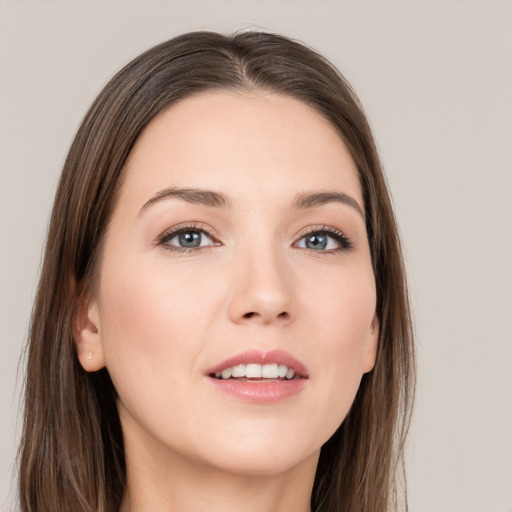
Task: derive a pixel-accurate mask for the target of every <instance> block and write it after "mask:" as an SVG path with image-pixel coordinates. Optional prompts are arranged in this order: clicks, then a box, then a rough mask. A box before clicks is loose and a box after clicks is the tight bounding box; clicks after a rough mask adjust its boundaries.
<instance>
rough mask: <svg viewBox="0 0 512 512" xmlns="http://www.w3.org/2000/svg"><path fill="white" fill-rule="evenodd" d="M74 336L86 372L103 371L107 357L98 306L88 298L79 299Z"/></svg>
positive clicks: (79, 357)
mask: <svg viewBox="0 0 512 512" xmlns="http://www.w3.org/2000/svg"><path fill="white" fill-rule="evenodd" d="M73 335H74V338H75V345H76V351H77V355H78V360H79V361H80V364H81V365H82V368H83V369H84V370H85V371H86V372H95V371H98V370H101V368H103V367H104V366H105V357H104V354H103V343H102V339H101V323H100V315H99V310H98V304H97V302H96V301H89V300H88V298H87V297H86V296H82V297H80V299H79V303H78V309H77V313H76V318H75V329H74V333H73Z"/></svg>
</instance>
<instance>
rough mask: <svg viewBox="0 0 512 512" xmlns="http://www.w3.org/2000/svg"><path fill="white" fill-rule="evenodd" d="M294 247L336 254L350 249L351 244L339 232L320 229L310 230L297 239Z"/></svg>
mask: <svg viewBox="0 0 512 512" xmlns="http://www.w3.org/2000/svg"><path fill="white" fill-rule="evenodd" d="M294 246H295V247H298V248H299V249H311V250H313V251H324V252H336V251H345V250H348V249H350V248H351V247H352V242H351V241H350V240H349V239H348V238H347V237H346V236H345V235H344V234H343V233H342V232H341V231H339V230H337V229H335V228H331V227H323V228H322V229H313V230H310V231H309V232H308V233H306V234H305V235H303V236H302V237H301V238H299V240H298V241H297V242H296V243H295V244H294Z"/></svg>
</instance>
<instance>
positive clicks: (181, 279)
mask: <svg viewBox="0 0 512 512" xmlns="http://www.w3.org/2000/svg"><path fill="white" fill-rule="evenodd" d="M104 268H105V272H104V276H105V277H104V279H103V280H102V283H101V285H102V288H101V291H100V294H101V304H100V308H101V329H102V333H101V334H102V341H103V347H104V352H105V361H106V366H107V369H108V371H109V373H110V375H111V378H112V380H113V382H114V385H115V387H116V389H117V391H118V393H119V396H120V397H121V398H122V399H123V400H127V401H131V400H134V401H135V400H140V399H142V398H143V396H144V400H149V401H151V400H152V397H156V396H158V395H159V394H161V390H162V389H167V388H169V387H170V386H172V387H174V388H176V386H179V385H180V383H181V382H182V381H183V376H184V375H186V374H188V375H190V374H191V372H192V371H193V368H194V362H195V361H196V359H197V354H199V353H200V352H201V349H202V348H203V343H204V337H203V336H201V333H202V332H203V331H204V329H205V326H208V325H209V323H210V320H209V319H211V318H212V317H214V316H215V315H214V311H215V303H214V300H213V298H212V296H211V294H205V293H204V282H202V281H201V279H197V274H195V275H191V274H192V273H190V272H187V271H186V270H185V269H182V270H181V271H176V269H171V270H173V272H172V273H171V272H170V269H169V268H168V267H167V268H166V267H165V266H159V265H146V264H140V265H137V266H133V267H132V269H131V271H130V272H127V271H125V270H126V269H123V268H122V267H111V268H108V267H107V266H106V265H105V267H104ZM147 408H148V410H150V406H149V403H148V407H147Z"/></svg>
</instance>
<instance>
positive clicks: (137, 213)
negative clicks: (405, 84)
mask: <svg viewBox="0 0 512 512" xmlns="http://www.w3.org/2000/svg"><path fill="white" fill-rule="evenodd" d="M412 382H413V344H412V333H411V322H410V316H409V309H408V301H407V291H406V285H405V276H404V271H403V264H402V258H401V252H400V246H399V240H398V236H397V230H396V226H395V221H394V217H393V213H392V208H391V204H390V199H389V195H388V192H387V189H386V183H385V179H384V177H383V174H382V171H381V166H380V163H379V159H378V155H377V152H376V149H375V145H374V142H373V138H372V135H371V132H370V129H369V126H368V123H367V121H366V119H365V116H364V114H363V111H362V108H361V107H360V105H359V103H358V100H357V98H356V96H355V94H354V93H353V91H352V90H351V89H350V86H349V85H348V84H347V83H346V81H345V80H344V79H343V77H342V76H341V75H340V74H339V73H338V72H337V71H336V70H335V69H334V68H333V67H332V65H330V64H329V63H328V62H327V61H325V60H324V59H323V58H322V57H321V56H319V55H318V54H316V53H315V52H313V51H312V50H310V49H308V48H306V47H304V46H303V45H301V44H299V43H297V42H294V41H291V40H289V39H286V38H284V37H281V36H277V35H271V34H265V33H240V34H236V35H234V36H232V37H225V36H222V35H219V34H215V33H192V34H186V35H183V36H181V37H178V38H176V39H173V40H171V41H169V42H166V43H163V44H161V45H159V46H156V47H155V48H152V49H150V50H149V51H147V52H146V53H144V54H142V55H141V56H139V57H138V58H136V59H135V60H134V61H132V62H131V63H130V64H128V65H127V66H126V67H125V68H124V69H123V70H121V71H120V72H119V73H118V74H117V75H116V76H115V77H114V78H113V79H112V80H111V81H110V83H109V84H108V85H107V86H106V87H105V89H104V90H103V91H102V92H101V94H100V95H99V97H98V98H97V99H96V101H95V102H94V104H93V106H92V107H91V109H90V110H89V112H88V114H87V115H86V117H85V120H84V121H83V123H82V125H81V127H80V129H79V131H78V134H77V136H76V138H75V140H74V142H73V144H72V147H71V149H70V152H69V155H68V158H67V161H66V163H65V166H64V170H63V174H62V177H61V181H60V184H59V188H58V191H57V195H56V199H55V204H54V208H53V213H52V218H51V224H50V229H49V234H48V241H47V247H46V255H45V260H44V265H43V269H42V274H41V280H40V284H39V290H38V295H37V298H36V304H35V308H34V313H33V318H32V325H31V334H30V340H29V351H28V368H27V382H26V399H25V400H26V407H25V419H24V432H23V439H22V445H21V450H20V502H21V507H22V510H23V511H29V510H30V511H34V510H41V511H42V510H44V511H50V510H59V511H61V510H73V511H78V510H84V511H92V510H100V511H118V510H121V511H123V512H125V511H126V512H128V511H129V512H134V511H138V510H151V511H160V510H173V511H181V510H187V511H195V510H204V509H206V508H208V509H209V510H222V511H229V510H253V509H254V510H258V511H265V510H273V511H281V510H294V511H303V510H304V511H306V510H312V511H337V512H338V511H352V512H353V511H356V510H357V511H368V512H370V511H371V512H375V511H377V510H378V511H386V510H394V509H395V508H396V507H397V506H398V501H399V499H398V493H397V479H398V476H399V475H398V468H399V466H400V462H401V457H402V451H403V443H404V436H405V433H406V430H407V424H408V418H409V409H410V396H411V386H412Z"/></svg>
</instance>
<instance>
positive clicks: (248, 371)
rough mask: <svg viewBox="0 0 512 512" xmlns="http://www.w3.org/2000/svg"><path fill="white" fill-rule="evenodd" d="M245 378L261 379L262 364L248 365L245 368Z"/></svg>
mask: <svg viewBox="0 0 512 512" xmlns="http://www.w3.org/2000/svg"><path fill="white" fill-rule="evenodd" d="M245 376H246V377H247V378H248V379H261V364H248V365H247V366H246V367H245Z"/></svg>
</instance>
